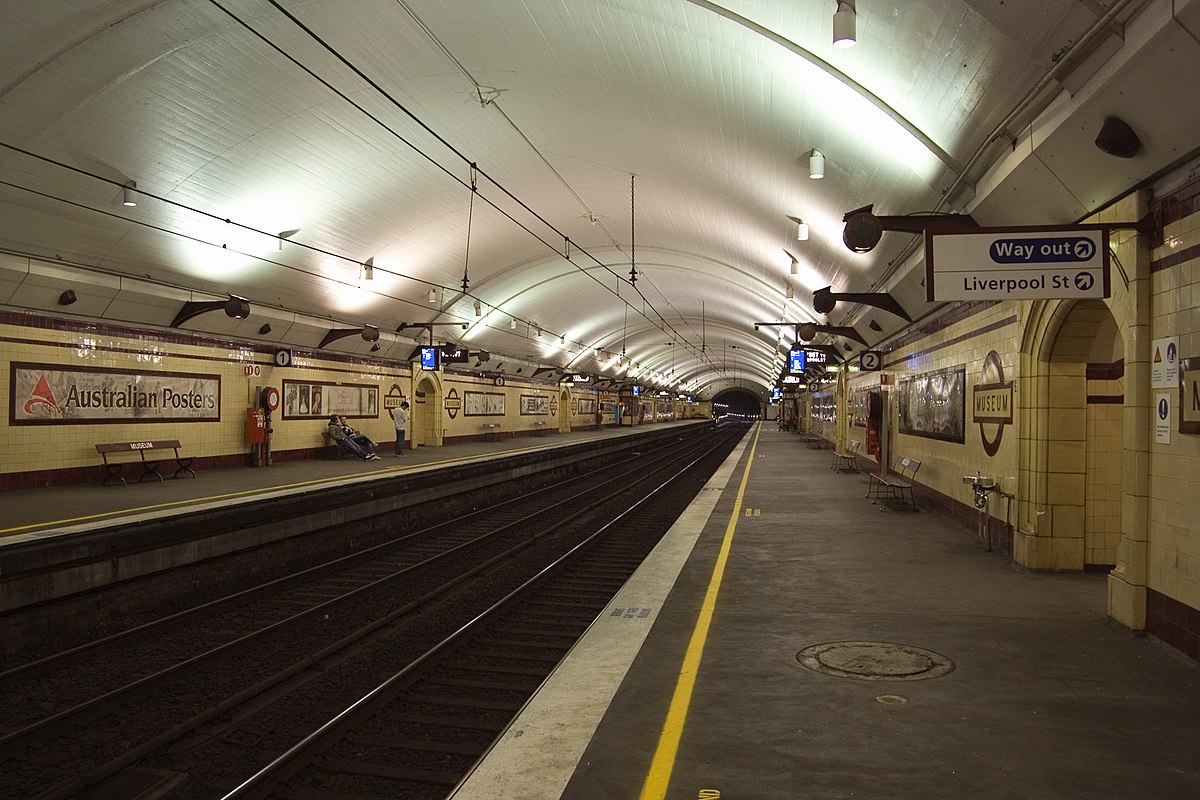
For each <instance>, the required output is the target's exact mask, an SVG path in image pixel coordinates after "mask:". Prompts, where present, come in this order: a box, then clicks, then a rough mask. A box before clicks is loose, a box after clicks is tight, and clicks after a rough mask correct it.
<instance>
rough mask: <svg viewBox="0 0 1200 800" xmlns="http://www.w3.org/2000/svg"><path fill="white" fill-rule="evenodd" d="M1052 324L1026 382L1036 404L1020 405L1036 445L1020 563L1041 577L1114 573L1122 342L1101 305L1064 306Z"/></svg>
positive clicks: (1026, 450)
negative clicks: (1089, 570) (1096, 570)
mask: <svg viewBox="0 0 1200 800" xmlns="http://www.w3.org/2000/svg"><path fill="white" fill-rule="evenodd" d="M1049 322H1050V323H1051V324H1049V325H1047V326H1046V328H1045V329H1044V330H1043V332H1042V336H1041V341H1040V343H1039V346H1038V348H1037V351H1036V355H1035V357H1036V361H1037V367H1038V368H1037V374H1036V376H1035V377H1034V379H1033V380H1032V381H1028V382H1026V383H1027V384H1032V385H1033V388H1034V389H1035V392H1036V396H1035V397H1024V396H1023V401H1024V402H1022V408H1023V409H1024V411H1025V420H1024V422H1025V423H1026V424H1028V425H1030V427H1031V428H1032V429H1033V430H1034V431H1036V435H1035V436H1034V438H1033V439H1026V441H1025V442H1024V446H1023V448H1022V451H1023V453H1022V454H1023V455H1025V456H1027V460H1026V463H1025V464H1023V469H1022V477H1023V479H1024V486H1023V491H1022V495H1023V496H1024V497H1026V498H1027V499H1028V501H1027V503H1026V506H1025V515H1024V517H1025V519H1024V523H1025V524H1024V525H1023V526H1022V527H1023V529H1024V531H1025V535H1023V536H1021V537H1020V540H1021V542H1020V552H1018V548H1017V547H1014V557H1015V558H1016V559H1017V560H1018V561H1019V562H1020V563H1022V564H1025V565H1026V566H1031V567H1035V568H1040V569H1055V570H1082V569H1084V568H1085V567H1089V566H1095V567H1104V566H1107V567H1111V566H1114V565H1115V564H1116V561H1117V546H1118V543H1119V540H1120V536H1121V502H1122V501H1121V492H1122V481H1121V473H1122V464H1123V440H1122V434H1121V431H1122V427H1123V417H1124V413H1123V412H1124V405H1125V398H1124V368H1125V343H1124V338H1123V336H1122V335H1121V332H1120V330H1119V329H1118V327H1117V321H1116V319H1115V318H1114V317H1113V314H1112V312H1111V311H1110V309H1109V307H1108V305H1107V304H1106V303H1105V302H1104V301H1102V300H1084V301H1067V302H1061V303H1059V304H1057V307H1056V308H1055V310H1054V312H1053V314H1051V316H1050V320H1049ZM1022 428H1023V430H1028V429H1026V428H1025V426H1024V425H1023V426H1022ZM1022 438H1025V437H1022ZM1029 501H1031V502H1029ZM1030 534H1032V535H1030Z"/></svg>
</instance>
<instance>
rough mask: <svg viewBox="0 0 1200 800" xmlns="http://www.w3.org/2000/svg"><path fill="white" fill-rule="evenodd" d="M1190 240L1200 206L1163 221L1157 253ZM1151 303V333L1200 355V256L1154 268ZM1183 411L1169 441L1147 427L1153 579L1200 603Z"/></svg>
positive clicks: (1199, 227) (1196, 477)
mask: <svg viewBox="0 0 1200 800" xmlns="http://www.w3.org/2000/svg"><path fill="white" fill-rule="evenodd" d="M1190 248H1200V213H1197V214H1192V215H1190V216H1188V217H1185V218H1184V219H1182V220H1180V221H1178V222H1173V223H1170V224H1168V225H1167V226H1165V228H1164V231H1163V244H1162V246H1161V247H1160V248H1156V249H1155V250H1154V253H1153V258H1154V259H1156V260H1157V259H1162V258H1165V257H1167V256H1171V255H1172V254H1176V253H1181V252H1185V251H1187V250H1189V249H1190ZM1151 305H1152V308H1153V319H1152V321H1151V336H1152V337H1153V338H1155V339H1158V338H1164V337H1169V336H1177V337H1179V355H1180V357H1181V358H1195V357H1200V257H1193V258H1189V259H1188V260H1186V261H1183V262H1182V263H1179V264H1176V265H1175V266H1172V267H1168V268H1166V269H1162V270H1160V271H1158V272H1155V273H1153V274H1152V276H1151ZM1176 396H1177V397H1178V395H1177V394H1176ZM1179 399H1180V400H1182V398H1179ZM1177 403H1178V401H1177ZM1180 413H1181V412H1180V409H1179V408H1173V409H1172V419H1171V429H1172V431H1171V441H1170V444H1159V443H1157V442H1156V441H1155V438H1154V434H1153V431H1152V430H1149V431H1144V432H1143V434H1142V435H1145V436H1147V437H1148V438H1149V440H1150V442H1151V445H1150V459H1149V473H1150V497H1149V537H1148V538H1149V553H1148V561H1149V564H1148V572H1147V584H1148V586H1149V587H1150V588H1151V589H1154V590H1155V591H1158V592H1160V593H1162V594H1165V595H1167V596H1168V597H1171V598H1174V599H1175V600H1178V601H1179V602H1181V603H1184V604H1186V605H1188V606H1191V607H1192V608H1200V434H1184V433H1180V432H1179V422H1178V421H1179V414H1180Z"/></svg>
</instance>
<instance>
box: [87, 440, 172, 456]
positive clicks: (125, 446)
mask: <svg viewBox="0 0 1200 800" xmlns="http://www.w3.org/2000/svg"><path fill="white" fill-rule="evenodd" d="M178 447H179V440H178V439H159V440H156V441H152V442H109V443H107V444H98V445H96V452H97V453H124V452H129V451H138V450H167V449H170V448H178Z"/></svg>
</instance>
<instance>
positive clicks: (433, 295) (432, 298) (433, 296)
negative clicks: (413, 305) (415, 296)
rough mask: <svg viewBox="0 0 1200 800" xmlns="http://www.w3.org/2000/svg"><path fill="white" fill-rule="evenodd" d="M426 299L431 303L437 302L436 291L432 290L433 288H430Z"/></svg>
mask: <svg viewBox="0 0 1200 800" xmlns="http://www.w3.org/2000/svg"><path fill="white" fill-rule="evenodd" d="M426 300H428V301H429V302H431V303H436V302H437V293H436V292H434V291H433V289H430V290H429V296H428V297H427V298H426Z"/></svg>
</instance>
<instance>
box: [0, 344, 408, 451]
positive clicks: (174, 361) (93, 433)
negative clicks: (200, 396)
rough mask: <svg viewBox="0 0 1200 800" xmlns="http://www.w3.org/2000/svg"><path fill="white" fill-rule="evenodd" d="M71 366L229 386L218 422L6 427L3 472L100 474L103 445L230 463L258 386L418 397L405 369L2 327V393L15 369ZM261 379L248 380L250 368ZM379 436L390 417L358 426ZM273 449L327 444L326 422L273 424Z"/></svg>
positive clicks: (0, 441) (7, 394)
mask: <svg viewBox="0 0 1200 800" xmlns="http://www.w3.org/2000/svg"><path fill="white" fill-rule="evenodd" d="M14 361H15V362H25V363H35V364H48V365H55V366H63V367H87V368H89V369H94V368H106V369H120V370H125V371H136V372H156V371H167V372H177V373H194V374H205V375H217V376H219V377H220V379H221V410H220V420H219V421H204V422H141V423H131V422H113V423H90V424H66V425H11V424H9V425H4V426H3V428H2V429H0V472H4V473H17V472H36V471H39V470H46V469H50V468H69V467H94V466H95V465H96V463H97V459H98V456H97V454H96V449H95V445H96V444H98V443H102V442H122V441H145V440H152V439H178V440H179V441H180V444H181V450H182V452H183V453H184V454H186V455H193V456H227V455H234V454H239V453H248V452H249V447H248V446H247V444H246V442H245V409H246V408H248V407H250V406H251V405H252V404H253V401H254V398H253V392H254V388H255V387H256V386H268V385H273V386H276V387H279V386H281V384H282V381H283V380H284V379H285V378H286V379H289V380H313V381H319V382H325V383H358V384H373V385H379V386H380V387H381V392H382V391H384V389H385V388H386V387H388V386H390V385H391V384H393V383H396V384H398V385H400V386H401V388H402V390H403V391H404V392H405V393H406V394H408V393H409V392H410V391H411V387H410V378H409V374H408V371H407V366H406V365H396V366H393V367H387V368H385V367H382V366H356V365H353V364H348V363H344V362H335V361H326V360H323V359H318V358H313V357H308V358H297V361H296V363H295V365H294V366H293V367H289V368H286V369H284V368H277V367H275V366H274V365H273V362H272V360H271V356H270V354H269V353H265V352H258V353H256V352H253V351H252V350H250V349H243V348H240V347H237V346H228V345H226V346H216V347H215V346H212V345H211V344H191V343H187V342H186V341H181V337H179V336H166V335H164V336H159V335H157V334H155V333H152V332H151V333H145V334H141V335H138V334H136V333H135V332H132V331H131V332H130V333H129V334H128V335H121V334H120V333H105V334H97V333H94V332H86V333H79V332H72V331H68V330H54V329H51V328H46V327H28V326H22V325H14V324H0V362H2V366H3V369H0V384H2V385H0V393H2V394H0V396H3V397H4V398H5V402H6V403H8V402H10V401H11V391H10V388H11V387H10V381H11V377H12V373H11V369H10V364H11V363H12V362H14ZM247 366H256V367H258V369H259V372H260V374H259V375H258V376H255V377H247V376H246V374H245V368H246V367H247ZM353 424H354V426H355V427H357V428H359V429H360V430H362V431H363V432H364V433H366V434H367V435H368V436H370V437H371V438H372V439H376V440H379V441H390V440H392V439H394V438H395V433H394V430H395V429H394V428H393V426H392V422H391V419H390V418H389V417H388V415H387V412H386V411H382V410H381V411H380V412H379V415H378V416H376V417H373V418H363V419H355V420H353ZM272 426H273V431H274V433H273V440H272V446H273V448H274V449H275V450H277V451H279V450H290V449H309V448H314V447H318V446H319V445H320V444H321V436H320V434H321V431H323V430H324V428H325V422H324V420H322V419H311V420H308V419H304V420H295V419H291V420H285V419H283V418H282V414H280V413H276V415H274V418H273V420H272Z"/></svg>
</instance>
